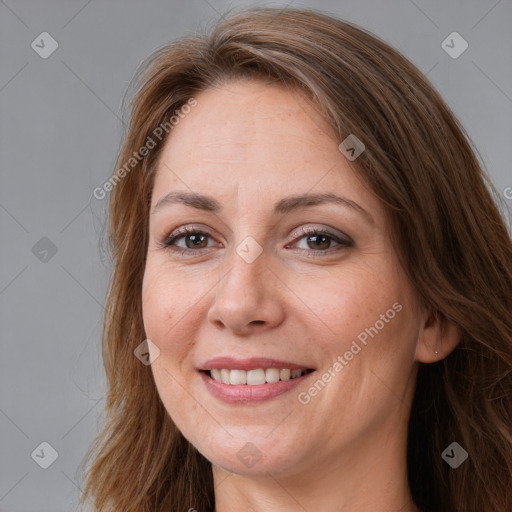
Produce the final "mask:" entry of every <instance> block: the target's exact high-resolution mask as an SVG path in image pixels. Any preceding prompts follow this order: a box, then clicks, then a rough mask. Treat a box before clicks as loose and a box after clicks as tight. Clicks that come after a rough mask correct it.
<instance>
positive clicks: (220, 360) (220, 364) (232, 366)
mask: <svg viewBox="0 0 512 512" xmlns="http://www.w3.org/2000/svg"><path fill="white" fill-rule="evenodd" d="M214 368H219V369H221V368H225V369H228V370H256V369H258V368H289V369H290V370H310V369H313V368H311V366H308V365H303V364H296V363H290V362H288V361H281V360H278V359H269V358H268V357H250V358H247V359H235V358H233V357H215V358H213V359H208V361H205V362H204V363H203V364H202V365H201V366H199V367H198V370H203V371H206V370H212V369H214Z"/></svg>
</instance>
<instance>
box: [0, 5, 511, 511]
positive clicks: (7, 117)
mask: <svg viewBox="0 0 512 512" xmlns="http://www.w3.org/2000/svg"><path fill="white" fill-rule="evenodd" d="M286 3H289V2H274V3H271V2H265V3H264V4H263V3H260V4H258V5H267V6H270V5H278V6H284V5H286ZM446 4H448V5H446ZM242 5H247V6H249V5H256V3H255V2H232V3H229V2H227V1H222V0H208V1H206V0H191V1H188V0H187V1H185V0H174V1H163V0H159V1H157V0H151V1H145V2H142V1H139V2H135V1H121V0H115V1H114V0H111V1H105V0H103V1H100V0H90V1H87V0H81V1H63V0H62V1H57V0H54V1H37V0H34V1H23V0H5V1H0V54H1V58H0V62H1V66H0V109H1V115H0V144H1V148H0V149H1V151H0V159H1V160H0V162H1V164H0V169H1V181H0V183H1V186H0V233H1V244H0V251H1V252H0V261H1V265H0V312H1V323H0V326H1V327H0V334H1V345H0V347H1V357H0V365H1V368H0V439H1V446H0V449H1V451H0V511H10V512H15V511H16V512H21V511H25V512H28V511H38V512H43V511H71V510H76V509H77V503H78V497H79V494H80V489H79V485H80V483H79V482H78V480H77V478H76V469H77V466H78V464H79V462H80V460H81V458H82V457H83V455H84V454H85V451H86V449H87V447H88V446H89V444H90V443H91V441H92V440H93V438H94V437H95V435H96V432H97V429H98V425H99V423H98V421H99V420H98V416H97V415H98V414H99V412H100V411H101V409H102V407H103V404H104V399H103V398H104V394H105V386H104V378H103V370H102V366H101V351H100V335H101V324H102V315H103V311H104V309H103V305H104V303H105V293H106V287H107V283H108V276H109V273H110V270H111V268H110V266H111V265H110V260H109V257H108V254H106V253H105V252H104V251H103V250H102V249H101V248H100V235H101V230H102V225H103V222H104V218H105V207H106V205H107V201H106V199H103V200H98V199H96V198H94V197H93V196H92V192H93V190H94V188H96V187H98V186H101V185H102V184H103V183H104V181H105V180H106V179H108V177H109V175H110V174H111V172H112V171H113V166H114V163H115V157H116V151H117V149H118V147H119V144H120V135H121V131H122V130H121V128H122V127H121V122H120V117H121V112H120V105H121V99H122V96H123V93H124V92H125V89H126V87H127V85H128V82H129V81H130V79H131V78H132V76H133V73H134V71H135V69H136V67H137V66H138V65H139V63H140V62H141V61H142V60H143V59H144V57H146V56H147V55H148V54H149V53H151V51H153V50H154V49H156V48H157V47H158V46H160V45H162V44H164V43H165V42H167V41H169V40H171V39H174V38H175V37H178V36H180V35H183V34H185V33H187V32H189V31H193V30H196V29H197V28H198V27H199V26H205V24H207V23H210V22H212V21H213V20H215V19H217V18H218V17H219V16H220V14H221V13H223V12H224V11H225V9H226V8H228V7H230V6H242ZM291 5H293V6H295V7H299V6H307V7H316V8H319V9H324V10H328V11H330V12H332V13H334V14H337V15H338V16H341V17H343V18H346V19H347V20H349V21H352V22H355V23H357V24H360V25H361V26H363V27H364V28H367V29H369V30H370V31H372V32H374V33H375V34H376V35H378V36H380V37H382V38H383V39H384V40H385V41H387V42H389V43H390V44H392V45H393V46H395V47H397V48H398V49H399V50H401V51H402V52H403V53H404V54H405V55H406V56H407V57H409V58H410V59H411V60H412V62H414V63H415V64H416V65H417V66H418V67H419V68H420V69H421V70H422V71H423V72H424V73H426V74H428V77H429V79H430V80H431V81H432V82H433V84H434V85H435V86H436V87H437V88H438V90H439V91H440V92H441V94H442V96H443V97H444V98H445V99H446V100H447V102H448V103H449V105H450V106H451V107H452V109H453V110H454V111H455V113H456V115H457V116H458V117H459V119H460V120H461V121H462V123H463V124H464V125H465V127H466V128H467V130H468V131H469V134H470V136H471V137H472V138H473V140H474V141H475V143H476V145H477V147H478V148H479V150H480V153H481V155H482V158H483V161H484V163H485V165H486V167H487V169H488V172H489V174H490V175H491V178H492V180H493V182H494V183H495V185H496V187H497V188H498V190H499V191H500V192H501V194H502V198H503V201H504V206H505V207H508V208H510V206H512V198H510V197H509V198H507V197H506V196H507V195H512V194H505V193H504V191H505V190H506V189H507V187H510V186H512V175H511V174H512V173H511V171H510V162H511V161H512V158H511V157H512V153H511V152H512V144H511V141H512V137H511V136H512V115H511V114H512V58H510V56H511V55H512V32H511V31H510V24H511V22H512V1H511V0H501V1H496V0H472V1H466V0H464V1H463V0H458V1H451V2H446V1H442V0H432V1H429V0H414V1H413V0H387V1H378V0H374V1H370V0H365V1H361V0H346V1H314V2H313V1H309V2H302V3H301V2H299V1H298V0H297V1H293V2H291ZM44 31H46V32H49V33H50V34H51V36H52V37H53V38H54V39H55V40H56V41H57V42H58V45H59V46H58V48H57V50H56V51H55V52H54V53H53V54H52V55H50V56H49V57H48V58H46V59H43V58H41V57H40V56H39V54H38V53H36V51H34V50H33V49H32V47H31V43H32V41H34V40H36V42H37V41H40V39H38V36H39V34H41V33H42V32H44ZM453 31H457V32H459V33H460V34H461V35H462V36H463V38H464V39H465V40H466V41H467V42H468V43H469V47H468V49H467V50H466V51H465V52H464V53H463V54H462V55H461V56H460V57H458V58H457V59H453V58H451V57H450V56H449V55H448V54H447V53H446V52H445V51H444V50H443V48H442V47H441V42H442V41H443V40H444V39H445V38H446V37H447V36H448V34H450V33H451V32H453ZM46 48H48V46H46ZM507 218H508V213H507ZM43 237H46V238H45V239H43V240H42V241H40V240H41V238H43ZM47 239H49V240H50V241H51V242H49V241H48V240H47ZM36 244H37V245H36ZM34 246H35V248H34ZM52 248H53V252H54V251H55V249H56V253H55V254H53V253H52ZM45 250H46V251H47V252H46V253H45ZM42 442H47V443H49V444H50V445H51V446H52V447H53V448H54V449H55V450H56V451H57V452H58V458H57V459H56V460H55V462H53V464H52V465H51V466H50V467H48V468H47V469H42V468H41V467H40V466H39V465H38V464H37V463H36V461H35V460H42V459H44V458H45V457H49V451H48V449H46V448H44V447H43V448H42V449H43V452H41V448H38V447H39V445H40V444H41V443H42ZM36 448H38V450H37V451H36V453H39V455H40V456H39V459H38V458H37V457H36V456H34V458H32V456H31V454H32V453H33V451H34V450H35V449H36ZM41 453H43V454H44V456H43V455H41ZM47 460H48V459H47Z"/></svg>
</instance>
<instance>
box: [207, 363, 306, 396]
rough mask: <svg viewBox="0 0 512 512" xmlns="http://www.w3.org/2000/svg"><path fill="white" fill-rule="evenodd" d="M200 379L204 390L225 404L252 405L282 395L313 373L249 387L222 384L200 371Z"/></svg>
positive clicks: (247, 385)
mask: <svg viewBox="0 0 512 512" xmlns="http://www.w3.org/2000/svg"><path fill="white" fill-rule="evenodd" d="M199 373H200V375H201V379H203V382H204V384H205V386H206V389H208V391H209V392H210V393H211V394H212V395H213V396H215V397H216V398H218V399H220V400H222V401H223V402H227V403H230V404H232V403H252V402H261V401H263V400H270V399H271V398H275V397H276V396H279V395H282V394H283V393H286V392H288V391H291V390H292V389H293V388H295V387H296V386H298V385H299V384H301V383H302V382H304V381H305V380H306V379H307V378H308V377H310V376H311V375H313V374H314V373H315V372H314V371H312V372H309V373H306V374H305V375H302V376H301V377H296V378H295V379H290V380H280V381H278V382H273V383H268V382H267V383H265V384H258V385H254V386H251V385H249V384H241V385H236V384H224V383H222V382H218V381H216V380H214V379H212V378H211V377H210V376H209V375H208V374H207V373H205V372H203V371H200V372H199Z"/></svg>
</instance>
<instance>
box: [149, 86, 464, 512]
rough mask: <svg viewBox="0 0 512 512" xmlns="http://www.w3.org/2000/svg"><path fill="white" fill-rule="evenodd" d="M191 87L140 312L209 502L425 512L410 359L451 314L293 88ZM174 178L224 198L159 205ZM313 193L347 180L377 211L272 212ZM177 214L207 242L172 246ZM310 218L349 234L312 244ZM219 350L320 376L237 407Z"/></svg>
mask: <svg viewBox="0 0 512 512" xmlns="http://www.w3.org/2000/svg"><path fill="white" fill-rule="evenodd" d="M196 99H197V102H198V104H197V106H196V107H195V108H194V109H192V111H191V112H190V113H189V114H187V116H186V117H184V118H183V119H182V120H181V121H180V122H179V124H178V125H176V126H175V127H174V129H173V131H172V132H171V134H170V136H169V138H168V139H167V141H166V143H165V146H164V148H163V152H162V154H161V157H160V160H159V164H158V169H157V172H156V176H155V182H154V189H153V195H152V202H151V214H150V219H149V226H150V236H149V247H148V253H147V263H146V269H145V275H144V283H143V316H144V325H145V330H146V335H147V337H148V338H149V339H150V340H151V341H152V342H153V343H154V344H155V345H156V346H157V347H158V348H159V350H160V355H159V356H158V357H157V358H156V360H155V361H154V362H153V364H152V371H153V375H154V379H155V383H156V386H157V389H158V392H159V395H160V397H161V399H162V402H163V404H164V406H165V407H166V410H167V411H168V413H169V415H170V416H171V418H172V419H173V421H174V422H175V423H176V425H177V426H178V428H179V429H180V431H181V432H182V433H183V435H184V436H185V437H186V438H187V439H188V440H189V441H190V442H191V443H192V444H193V445H194V446H195V447H196V448H197V449H198V450H199V451H200V452H201V453H202V454H203V455H204V456H205V457H206V458H208V459H209V460H210V461H211V462H212V463H213V476H214V482H215V501H216V512H230V511H232V510H248V511H255V512H256V511H258V512H263V511H276V510H279V511H292V510H293V511H296V510H308V511H312V510H326V511H334V510H336V511H343V512H344V511H347V512H348V511H354V510H358V511H363V512H364V511H372V512H375V511H376V510H379V511H382V512H384V511H386V512H387V511H389V512H391V511H398V510H400V511H401V512H409V511H417V510H418V509H417V508H416V507H415V505H414V504H413V503H412V500H411V496H410V492H409V489H408V485H407V480H406V433H407V422H408V419H409V412H410V404H411V401H412V398H413V393H414V386H415V382H416V375H417V369H418V362H419V361H422V362H427V363H428V362H432V361H435V360H436V356H435V354H434V351H435V350H437V351H438V352H439V355H438V356H437V358H438V359H441V358H443V357H445V356H446V355H448V353H449V352H450V351H451V350H453V348H454V346H455V344H456V341H457V338H456V335H455V332H454V330H453V329H452V328H451V327H450V326H449V327H448V329H446V330H444V331H443V332H442V334H441V330H440V325H439V321H438V320H437V319H436V317H435V316H434V315H431V314H430V313H429V312H428V311H426V310H424V309H423V308H422V307H421V305H420V304H419V302H418V299H417V297H416V294H415V292H414V290H413V288H412V286H411V285H410V283H409V282H408V280H407V279H406V277H405V273H404V271H403V269H401V268H400V266H399V264H398V261H397V257H396V254H395V252H394V249H393V246H392V244H391V241H390V237H389V230H388V218H387V215H386V212H385V210H384V207H383V206H382V204H381V203H380V201H379V200H378V199H377V198H376V197H375V196H374V195H373V194H372V193H371V191H370V190H369V189H368V187H367V186H365V185H364V184H363V182H362V181H361V180H360V179H359V178H358V177H357V174H356V172H355V170H354V169H353V168H352V166H351V162H349V161H348V160H347V159H346V158H345V157H344V156H343V154H342V153H341V152H340V151H339V149H338V145H339V142H340V141H338V140H337V138H336V137H335V136H334V134H333V133H332V132H331V129H330V127H329V125H328V124H327V123H326V122H325V121H324V120H323V119H322V117H321V116H320V114H319V113H318V111H317V110H316V109H315V107H314V105H312V104H311V103H310V102H309V101H308V100H307V99H306V98H305V97H304V96H302V95H301V93H299V92H297V91H291V90H288V89H286V88H284V87H282V86H279V85H268V84H263V83H258V82H249V81H245V80H244V81H236V82H229V83H227V84H224V85H223V86H220V87H217V88H215V89H208V90H207V91H204V92H203V93H201V94H199V95H197V96H196ZM171 191H185V192H194V193H197V194H207V195H209V196H213V197H214V198H215V199H216V200H217V201H218V202H219V203H220V205H221V207H222V209H221V211H219V212H217V213H212V212H208V211H203V210H200V209H196V208H193V207H191V206H187V205H184V204H178V203H176V204H171V205H166V206H162V207H160V208H159V209H158V210H157V211H154V207H155V205H156V204H157V203H158V201H159V200H160V199H161V198H162V197H164V196H165V195H166V194H168V193H169V192H171ZM319 192H333V193H336V194H338V195H342V196H344V197H346V198H348V199H350V200H351V201H353V202H355V203H357V204H358V205H359V206H360V207H361V208H363V209H364V210H365V211H366V212H367V214H368V215H365V214H363V213H361V212H360V211H359V210H358V209H356V208H350V207H347V206H343V205H340V204H334V203H325V204H320V205H316V206H309V207H301V208H300V209H298V210H296V211H291V212H289V213H286V214H275V213H273V211H272V210H273V207H274V204H275V203H276V202H277V201H279V200H280V199H282V198H284V197H287V196H289V195H300V194H306V193H319ZM185 225H188V226H191V227H192V228H197V229H199V230H201V231H207V232H208V234H209V236H208V237H206V239H205V240H204V241H203V242H202V243H200V248H199V249H197V248H194V244H193V243H192V241H191V240H190V236H189V237H188V240H187V237H182V238H181V239H179V240H177V241H176V245H177V246H178V249H180V248H181V249H185V248H187V247H188V248H189V253H193V254H190V255H188V254H182V250H177V251H172V249H171V248H165V247H163V246H162V243H163V241H165V239H166V237H168V235H169V234H171V233H172V232H174V231H175V230H176V229H177V228H180V227H182V226H185ZM306 226H307V227H313V228H328V229H330V231H331V232H332V233H333V235H334V236H338V235H342V236H343V237H344V238H345V239H346V238H347V237H349V238H350V239H351V240H352V241H353V246H351V247H345V246H343V245H340V244H338V243H337V242H336V241H335V240H331V242H330V243H329V239H327V241H325V240H322V239H321V240H320V242H321V243H319V244H318V245H315V243H314V242H315V239H314V237H313V239H311V237H309V238H308V235H304V233H302V232H301V231H300V228H301V227H306ZM248 236H251V237H253V238H254V239H255V240H256V241H257V243H258V244H259V246H260V247H261V249H262V252H261V254H260V255H259V256H258V257H257V258H256V259H255V260H254V261H253V262H252V263H248V262H247V261H245V260H244V259H243V258H242V257H240V255H239V254H238V253H237V251H236V248H237V247H238V246H239V245H240V244H241V243H242V241H244V239H245V238H246V237H248ZM196 240H197V238H196ZM187 241H188V246H187ZM318 246H319V248H318V249H317V247H318ZM322 251H323V252H322ZM308 254H309V255H311V256H312V257H308ZM315 255H316V257H314V256H315ZM395 303H399V304H400V305H401V306H402V309H401V311H400V312H398V313H396V315H395V316H394V318H393V319H390V320H389V321H388V322H386V323H385V325H384V327H383V328H382V329H380V330H379V332H378V334H377V335H375V336H374V338H368V343H367V345H366V346H364V347H363V348H362V350H361V351H360V352H359V353H358V354H357V355H355V356H354V357H353V359H352V360H351V361H350V362H349V363H348V364H347V365H346V366H344V367H343V369H342V370H341V371H338V372H337V373H336V372H335V377H333V378H332V380H331V381H330V382H329V383H328V384H327V385H326V386H325V387H324V388H323V389H322V390H321V392H319V393H318V394H317V395H316V396H314V397H312V398H311V400H310V402H309V403H307V404H302V403H300V402H299V400H298V398H297V397H298V394H299V392H301V391H307V390H308V389H309V388H310V387H311V385H312V384H313V382H314V381H316V379H317V378H320V377H321V375H322V374H323V373H325V372H326V371H327V370H328V368H330V367H331V368H332V365H333V362H334V361H336V359H337V357H338V356H340V355H342V356H343V354H344V353H345V352H346V351H347V350H349V349H350V346H351V343H352V341H353V340H356V339H357V336H358V334H359V333H361V332H362V331H364V330H365V328H368V327H370V326H374V325H375V323H376V321H377V320H379V319H380V318H381V317H380V315H382V314H385V313H386V311H387V310H389V309H390V308H392V305H393V304H395ZM225 355H228V356H232V357H239V358H246V357H258V356H260V357H269V358H275V359H282V360H287V361H292V362H296V363H298V364H303V365H305V366H307V367H310V368H315V369H316V373H317V376H316V378H315V379H313V380H311V379H310V380H308V381H307V382H304V384H303V385H300V386H299V387H298V388H296V389H294V390H292V391H291V392H289V393H285V394H283V395H280V396H279V397H276V398H273V399H271V400H269V401H265V402H259V403H251V404H235V405H230V404H226V403H224V402H221V401H219V400H218V399H216V398H214V397H213V396H212V395H211V394H210V393H209V391H208V390H207V389H206V387H205V386H204V383H203V382H202V380H201V378H200V376H199V374H198V371H197V367H198V366H200V365H201V364H202V363H203V362H204V361H206V360H207V359H210V358H213V357H217V356H225ZM247 442H251V443H252V444H253V445H254V446H255V447H256V449H257V451H258V453H259V455H260V456H261V458H260V459H259V460H258V461H257V462H256V463H255V464H254V465H252V466H251V467H247V466H246V465H245V464H243V463H242V461H241V460H240V459H239V458H238V457H237V453H238V452H239V450H240V449H241V448H242V447H243V446H244V445H245V444H246V443H247ZM256 449H254V448H253V450H256Z"/></svg>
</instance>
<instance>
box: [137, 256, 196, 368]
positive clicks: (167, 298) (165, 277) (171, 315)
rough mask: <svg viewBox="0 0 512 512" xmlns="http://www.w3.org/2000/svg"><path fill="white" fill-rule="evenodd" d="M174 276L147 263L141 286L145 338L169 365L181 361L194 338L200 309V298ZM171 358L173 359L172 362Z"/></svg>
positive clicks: (191, 288)
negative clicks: (190, 330) (193, 327)
mask: <svg viewBox="0 0 512 512" xmlns="http://www.w3.org/2000/svg"><path fill="white" fill-rule="evenodd" d="M173 275H174V274H173V273H172V272H169V271H164V270H163V269H161V268H158V267H157V266H156V265H152V262H151V260H148V264H147V266H146V271H145V274H144V281H143V285H142V315H143V321H144V329H145V332H146V336H147V337H148V338H149V339H150V340H151V341H153V342H154V343H155V344H156V345H157V346H158V348H159V349H160V351H161V355H162V356H164V359H165V360H166V365H168V364H170V365H174V364H175V363H177V362H179V361H181V360H182V359H183V357H184V356H185V355H186V353H187V350H188V349H189V346H188V344H189V343H190V340H191V339H193V336H192V335H191V334H190V332H189V329H190V328H191V327H192V326H193V322H191V321H190V319H191V317H192V316H194V308H197V304H198V297H196V296H200V294H198V293H197V294H196V293H195V290H194V289H193V287H190V286H184V285H182V284H181V283H180V282H179V281H177V280H176V279H173V277H172V276H173ZM169 354H172V358H169V357H168V356H169Z"/></svg>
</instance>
